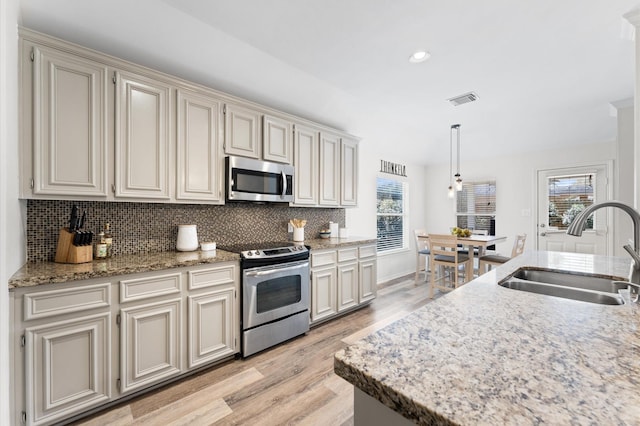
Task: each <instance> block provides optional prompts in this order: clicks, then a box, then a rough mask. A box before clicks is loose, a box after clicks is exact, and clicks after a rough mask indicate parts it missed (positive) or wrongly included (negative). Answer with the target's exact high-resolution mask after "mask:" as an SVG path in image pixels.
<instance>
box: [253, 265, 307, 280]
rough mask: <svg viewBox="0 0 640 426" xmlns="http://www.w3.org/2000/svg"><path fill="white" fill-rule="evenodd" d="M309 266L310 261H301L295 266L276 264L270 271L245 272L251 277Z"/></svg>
mask: <svg viewBox="0 0 640 426" xmlns="http://www.w3.org/2000/svg"><path fill="white" fill-rule="evenodd" d="M307 266H309V262H304V263H299V264H297V265H294V266H286V267H284V268H278V267H277V266H274V267H272V268H271V269H269V270H268V271H247V272H245V274H247V276H249V277H261V276H264V275H271V274H275V273H278V272H284V271H291V270H293V269H300V268H306V267H307Z"/></svg>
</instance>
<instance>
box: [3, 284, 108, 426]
mask: <svg viewBox="0 0 640 426" xmlns="http://www.w3.org/2000/svg"><path fill="white" fill-rule="evenodd" d="M11 296H12V297H13V298H12V300H13V303H12V308H13V309H12V314H13V323H14V324H17V325H18V326H17V327H14V328H13V331H12V336H13V340H12V341H13V342H17V341H19V342H20V344H19V345H15V346H14V356H13V359H14V362H15V368H14V371H19V372H24V373H23V374H21V375H20V376H17V377H16V376H14V378H13V381H12V382H13V383H14V385H15V386H16V391H17V392H15V394H14V395H16V396H15V398H16V401H17V402H18V404H19V405H18V406H17V407H16V410H15V412H14V415H15V418H14V419H13V423H15V424H19V423H20V422H24V423H26V424H27V425H44V424H51V423H55V422H58V421H60V420H61V419H64V418H67V417H69V416H72V415H74V414H78V413H81V412H83V411H87V410H89V409H91V408H93V407H96V406H98V405H101V404H104V403H106V402H108V401H109V400H110V399H111V397H112V387H111V383H112V382H111V380H112V346H111V342H112V332H111V330H112V313H111V306H112V301H111V284H110V283H109V282H100V281H96V280H94V281H92V282H91V283H89V284H87V285H84V286H82V287H80V288H77V287H69V286H64V285H63V286H56V289H54V290H42V289H35V291H34V290H33V289H28V290H27V291H25V290H17V291H15V292H12V293H11ZM21 395H24V399H23V398H21Z"/></svg>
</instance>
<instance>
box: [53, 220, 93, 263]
mask: <svg viewBox="0 0 640 426" xmlns="http://www.w3.org/2000/svg"><path fill="white" fill-rule="evenodd" d="M73 235H74V234H73V232H69V229H68V228H62V229H60V235H58V247H57V248H56V258H55V261H56V262H57V263H87V262H91V261H92V260H93V251H92V250H91V245H88V246H74V245H73Z"/></svg>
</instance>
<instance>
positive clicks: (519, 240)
mask: <svg viewBox="0 0 640 426" xmlns="http://www.w3.org/2000/svg"><path fill="white" fill-rule="evenodd" d="M526 240H527V234H522V235H516V239H515V241H514V242H513V250H512V251H511V257H516V256H519V255H521V254H522V253H524V243H525V241H526Z"/></svg>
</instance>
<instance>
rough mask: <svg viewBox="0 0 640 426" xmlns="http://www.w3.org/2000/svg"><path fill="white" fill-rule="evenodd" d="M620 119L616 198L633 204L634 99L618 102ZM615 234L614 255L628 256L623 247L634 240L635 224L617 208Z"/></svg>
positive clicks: (617, 147) (617, 145)
mask: <svg viewBox="0 0 640 426" xmlns="http://www.w3.org/2000/svg"><path fill="white" fill-rule="evenodd" d="M613 106H614V107H615V108H616V116H617V120H618V135H617V141H616V142H617V143H616V149H617V152H616V158H617V159H618V162H617V167H614V169H615V171H616V173H615V181H616V182H619V183H618V184H616V185H615V188H614V189H615V191H614V198H615V199H616V200H619V201H622V202H623V203H627V204H629V205H631V206H632V205H633V198H634V185H633V182H634V177H633V176H634V175H633V173H634V172H633V152H634V147H633V145H634V138H633V136H634V132H633V117H634V116H633V99H630V100H626V101H622V102H616V103H614V104H613ZM614 220H615V223H614V227H615V231H616V232H615V234H614V243H613V254H614V256H626V252H625V251H624V249H623V248H622V247H623V246H624V245H625V244H628V243H629V240H631V241H633V226H632V222H631V219H630V218H629V215H627V214H626V213H625V212H623V211H621V210H618V209H616V213H615V219H614Z"/></svg>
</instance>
